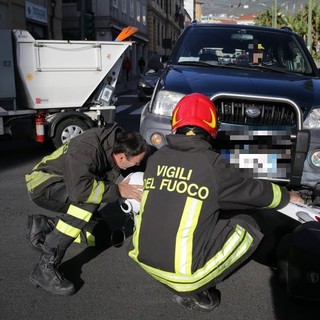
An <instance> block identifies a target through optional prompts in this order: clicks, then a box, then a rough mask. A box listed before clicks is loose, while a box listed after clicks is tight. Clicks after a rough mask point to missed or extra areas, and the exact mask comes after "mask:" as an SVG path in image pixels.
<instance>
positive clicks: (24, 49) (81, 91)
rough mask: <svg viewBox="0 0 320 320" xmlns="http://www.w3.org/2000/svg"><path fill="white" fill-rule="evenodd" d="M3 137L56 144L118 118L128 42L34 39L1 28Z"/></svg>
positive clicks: (0, 128) (0, 115) (0, 127)
mask: <svg viewBox="0 0 320 320" xmlns="http://www.w3.org/2000/svg"><path fill="white" fill-rule="evenodd" d="M0 43H1V50H0V137H1V136H12V137H28V138H32V139H35V140H36V141H37V142H44V141H46V140H52V142H53V144H54V146H55V147H56V148H58V147H59V146H61V145H62V144H63V143H64V142H66V141H67V140H68V139H71V138H73V137H74V136H76V135H78V134H81V133H82V132H83V131H85V130H87V129H88V128H91V127H95V126H105V125H106V124H108V123H112V122H113V121H114V117H115V106H114V103H115V102H116V98H115V96H114V91H115V87H116V84H117V80H118V76H119V72H120V70H121V66H122V60H123V53H124V52H125V51H126V49H127V48H128V47H129V46H130V45H131V44H132V43H131V42H129V41H118V42H117V41H66V40H35V39H34V38H33V37H32V36H31V34H30V33H29V32H28V31H25V30H6V29H2V30H0Z"/></svg>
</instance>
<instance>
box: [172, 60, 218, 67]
mask: <svg viewBox="0 0 320 320" xmlns="http://www.w3.org/2000/svg"><path fill="white" fill-rule="evenodd" d="M177 64H178V65H192V66H205V67H217V66H218V64H212V63H208V62H205V61H180V62H178V63H177ZM219 66H220V65H219Z"/></svg>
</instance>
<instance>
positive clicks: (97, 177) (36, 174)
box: [26, 124, 147, 295]
mask: <svg viewBox="0 0 320 320" xmlns="http://www.w3.org/2000/svg"><path fill="white" fill-rule="evenodd" d="M146 149H147V144H146V142H145V140H144V139H143V138H142V136H141V135H140V134H139V133H136V132H125V131H124V130H123V129H122V128H121V127H119V126H118V125H117V124H114V125H113V126H112V127H111V128H93V129H89V130H87V131H85V132H84V133H83V134H81V135H79V136H77V137H75V138H73V139H72V140H70V141H69V142H67V143H66V144H64V145H63V146H61V147H60V148H59V149H57V150H56V151H54V152H53V153H52V154H51V155H48V156H46V157H44V158H43V159H42V161H41V162H40V163H39V164H37V165H36V166H35V167H34V168H33V170H32V172H31V173H29V174H27V175H26V182H27V189H28V192H29V195H30V198H31V199H32V200H33V202H34V203H35V204H37V205H38V206H40V207H43V208H45V209H48V210H52V211H55V212H58V213H62V215H60V216H59V217H57V218H56V219H52V218H49V217H46V216H44V215H33V216H32V215H31V216H29V217H28V220H29V221H28V228H29V232H28V236H27V237H28V240H29V242H30V243H31V244H32V245H33V246H34V247H36V248H38V249H40V250H41V251H42V253H41V257H40V260H39V262H38V263H37V264H36V266H35V268H34V270H33V272H32V273H31V275H30V278H29V279H30V281H31V282H32V283H33V284H34V285H36V286H40V287H42V288H43V289H45V290H46V291H48V292H50V293H52V294H57V295H71V294H73V293H75V287H74V285H73V283H71V282H70V281H69V280H67V279H66V278H64V276H63V275H62V274H61V272H59V270H58V266H59V264H60V262H61V260H62V258H63V256H64V254H65V252H66V250H67V248H68V247H69V246H70V245H71V244H72V242H73V241H75V240H76V239H78V237H79V235H80V233H81V230H85V229H86V226H87V225H88V224H89V223H90V221H91V219H92V217H93V215H94V214H95V213H96V212H97V210H98V208H99V206H100V204H101V203H111V202H115V201H117V200H119V199H122V198H132V199H136V200H137V201H140V199H141V193H142V192H141V188H142V186H138V185H130V184H129V183H128V181H122V182H120V183H118V181H119V178H121V174H120V173H121V170H125V169H127V168H130V167H133V166H136V165H139V164H140V162H141V161H142V159H143V158H144V156H145V154H146ZM120 180H121V179H120ZM87 233H88V232H87ZM87 236H89V237H90V236H91V237H92V235H90V234H87Z"/></svg>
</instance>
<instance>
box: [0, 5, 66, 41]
mask: <svg viewBox="0 0 320 320" xmlns="http://www.w3.org/2000/svg"><path fill="white" fill-rule="evenodd" d="M61 23H62V13H61V0H52V1H47V0H32V1H24V0H15V1H9V0H0V29H23V30H28V31H29V32H30V33H31V34H32V35H33V36H34V37H35V38H37V39H62V29H61V26H62V24H61Z"/></svg>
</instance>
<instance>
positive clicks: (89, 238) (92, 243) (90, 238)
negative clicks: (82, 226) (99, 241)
mask: <svg viewBox="0 0 320 320" xmlns="http://www.w3.org/2000/svg"><path fill="white" fill-rule="evenodd" d="M86 238H87V244H88V246H91V247H94V246H95V245H96V239H95V237H94V235H93V234H92V233H90V232H89V231H86Z"/></svg>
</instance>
